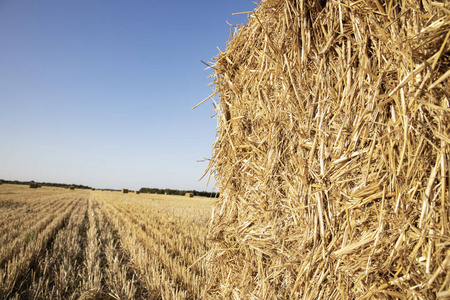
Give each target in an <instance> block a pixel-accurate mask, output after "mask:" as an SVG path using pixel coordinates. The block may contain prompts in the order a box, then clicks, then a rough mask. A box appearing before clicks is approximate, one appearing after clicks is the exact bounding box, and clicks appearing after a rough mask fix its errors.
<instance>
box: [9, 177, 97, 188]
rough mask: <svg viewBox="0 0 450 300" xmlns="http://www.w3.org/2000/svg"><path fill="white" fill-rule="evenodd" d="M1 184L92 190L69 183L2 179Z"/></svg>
mask: <svg viewBox="0 0 450 300" xmlns="http://www.w3.org/2000/svg"><path fill="white" fill-rule="evenodd" d="M0 183H8V184H20V185H30V184H31V183H37V184H39V185H41V186H52V187H60V188H69V186H73V187H75V188H76V189H92V188H91V187H90V186H85V185H81V184H67V183H53V182H35V181H34V180H31V181H19V180H4V179H0Z"/></svg>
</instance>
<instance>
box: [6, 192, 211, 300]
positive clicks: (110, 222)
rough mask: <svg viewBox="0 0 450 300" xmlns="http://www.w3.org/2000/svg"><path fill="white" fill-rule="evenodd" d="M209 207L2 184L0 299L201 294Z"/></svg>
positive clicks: (203, 203)
mask: <svg viewBox="0 0 450 300" xmlns="http://www.w3.org/2000/svg"><path fill="white" fill-rule="evenodd" d="M188 201H189V203H188ZM211 209H212V203H211V201H210V200H208V199H205V198H200V197H196V198H193V199H192V198H191V199H186V198H185V197H168V196H155V195H139V196H137V195H135V194H121V193H110V192H102V191H92V190H75V191H69V190H67V189H60V188H50V187H43V188H42V189H39V190H32V191H30V190H29V189H28V188H27V187H25V186H16V185H9V184H4V185H2V186H1V187H0V295H1V297H0V298H2V299H199V298H202V297H204V296H205V282H206V278H205V275H206V266H205V262H204V261H203V260H200V261H199V260H198V259H199V258H200V257H202V256H204V255H205V253H207V251H208V250H209V244H208V242H207V240H206V232H207V226H206V224H207V218H208V217H209V215H210V213H211Z"/></svg>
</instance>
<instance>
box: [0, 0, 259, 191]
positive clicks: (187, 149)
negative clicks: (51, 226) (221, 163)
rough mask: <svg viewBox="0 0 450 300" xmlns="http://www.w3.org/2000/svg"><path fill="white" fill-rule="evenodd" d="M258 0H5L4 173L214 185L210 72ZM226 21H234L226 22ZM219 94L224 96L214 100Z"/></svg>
mask: <svg viewBox="0 0 450 300" xmlns="http://www.w3.org/2000/svg"><path fill="white" fill-rule="evenodd" d="M256 6H257V5H256V4H255V3H254V2H253V1H251V0H225V1H224V0H194V1H182V0H178V1H174V0H164V1H160V0H158V1H153V0H70V1H61V0H42V1H28V0H26V1H25V0H0V179H7V180H24V181H25V180H35V181H45V182H57V183H69V184H71V183H75V184H83V185H88V186H92V187H95V188H114V189H120V188H130V189H138V188H141V187H156V188H173V189H196V190H207V191H211V190H213V187H214V182H213V183H212V184H211V183H210V184H209V185H208V186H207V185H206V180H202V181H200V182H199V181H198V179H199V178H200V177H201V176H202V175H203V173H204V171H205V169H206V167H207V164H208V163H207V162H198V161H199V160H203V159H204V158H210V157H211V151H212V143H213V142H214V140H215V135H216V125H217V121H216V120H215V119H214V118H212V116H213V115H214V114H215V112H214V109H213V105H212V101H211V100H209V101H208V102H206V103H205V104H203V105H201V106H200V107H199V108H197V109H195V110H191V108H192V107H193V106H195V105H196V104H197V103H199V102H200V101H202V100H203V99H204V98H206V97H208V96H209V95H210V94H211V93H212V91H213V87H212V86H208V84H209V83H211V82H212V78H207V77H208V76H209V75H210V74H211V73H212V71H211V70H206V71H205V70H204V69H205V65H203V64H202V63H201V62H200V60H203V61H212V57H214V56H216V55H217V54H218V53H219V50H218V49H217V47H219V48H220V49H222V50H224V49H225V46H226V41H227V40H228V37H229V34H230V28H232V27H230V25H229V24H228V23H230V24H242V23H246V22H247V17H248V16H247V15H246V14H244V15H238V16H232V13H237V12H245V11H252V10H254V9H255V8H256ZM227 22H228V23H227ZM215 100H216V101H218V99H217V98H215Z"/></svg>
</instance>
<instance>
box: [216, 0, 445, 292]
mask: <svg viewBox="0 0 450 300" xmlns="http://www.w3.org/2000/svg"><path fill="white" fill-rule="evenodd" d="M449 37H450V7H449V6H448V1H447V2H446V1H444V2H436V1H416V0H402V1H384V0H376V1H368V0H362V1H319V0H305V1H293V0H267V1H263V2H262V3H261V4H260V5H259V7H258V8H257V10H256V11H255V13H253V14H252V16H251V18H250V20H249V24H248V26H245V27H242V28H241V29H239V31H238V33H237V35H236V36H234V37H232V39H231V40H230V41H229V42H228V45H227V48H226V50H225V51H224V52H223V53H220V55H219V56H218V57H217V58H216V63H215V64H214V66H212V68H213V69H214V76H215V84H216V92H217V93H218V94H220V102H219V103H218V105H217V110H218V118H219V125H218V139H217V141H216V142H215V145H214V156H213V158H212V160H211V167H212V168H213V170H214V173H215V174H216V175H217V176H216V181H217V182H218V188H219V190H220V192H221V193H220V200H219V202H218V204H217V206H216V209H215V210H216V216H215V220H214V227H213V229H212V231H211V237H212V238H213V239H214V240H215V242H216V244H215V245H214V249H213V251H212V252H211V259H212V260H213V262H214V265H213V267H212V268H211V275H210V278H212V279H215V278H216V279H217V282H216V283H215V285H213V289H212V290H211V292H212V293H213V294H214V295H216V297H224V298H227V299H230V298H234V299H240V298H252V299H291V298H302V299H367V298H378V299H389V298H408V299H434V298H436V297H445V296H446V295H448V294H449V291H450V275H449V274H450V272H449V267H450V233H449V232H450V227H449V218H450V214H449V211H450V207H449V193H450V192H449V191H450V190H449V188H448V185H449V180H448V178H449V174H450V171H449V169H450V148H449V143H450V89H449V86H450V79H449V76H450V71H449V68H450V38H449Z"/></svg>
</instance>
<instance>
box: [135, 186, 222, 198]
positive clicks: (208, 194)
mask: <svg viewBox="0 0 450 300" xmlns="http://www.w3.org/2000/svg"><path fill="white" fill-rule="evenodd" d="M139 192H140V193H150V194H160V195H164V194H166V195H179V196H184V195H185V194H187V193H192V194H194V196H202V197H209V198H217V197H219V193H218V192H206V191H196V190H174V189H158V188H141V189H140V190H139Z"/></svg>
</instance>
